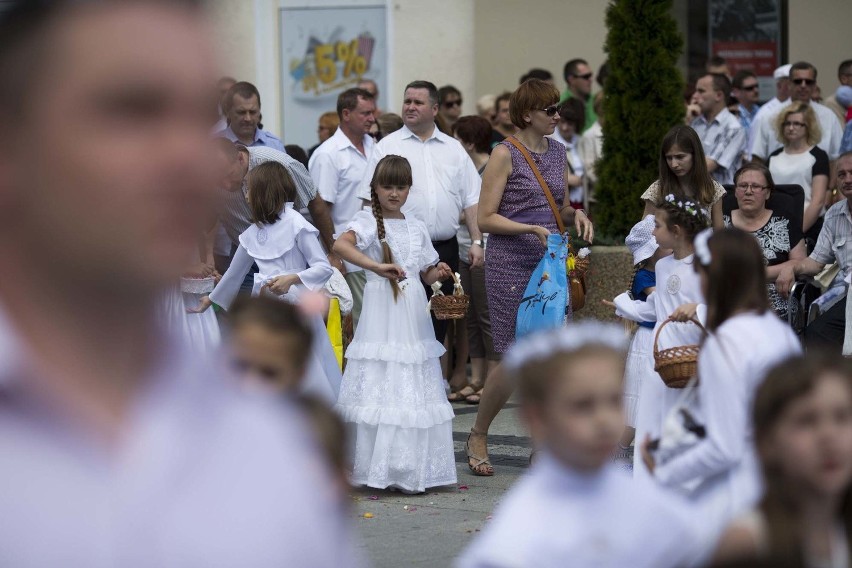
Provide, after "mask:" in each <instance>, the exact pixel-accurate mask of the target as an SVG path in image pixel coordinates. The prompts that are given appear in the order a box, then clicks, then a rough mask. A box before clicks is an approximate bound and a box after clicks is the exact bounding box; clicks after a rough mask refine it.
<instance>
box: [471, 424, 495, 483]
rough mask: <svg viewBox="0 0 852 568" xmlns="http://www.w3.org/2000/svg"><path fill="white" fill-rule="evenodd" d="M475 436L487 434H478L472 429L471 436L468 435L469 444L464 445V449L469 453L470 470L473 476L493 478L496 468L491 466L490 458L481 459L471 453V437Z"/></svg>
mask: <svg viewBox="0 0 852 568" xmlns="http://www.w3.org/2000/svg"><path fill="white" fill-rule="evenodd" d="M474 434H476V435H477V436H483V437H484V436H485V434H482V433H480V432H477V431H476V430H474V429H472V428H471V430H470V434H468V435H467V442H465V444H464V449H465V451H466V452H467V467H469V468H470V471H471V473H473V475H478V476H480V477H491V476H492V475H494V467H493V466H492V465H491V462H490V461H488V458H481V457H479V456H477V455H474V454H473V453H472V452H471V451H470V437H471V436H472V435H474Z"/></svg>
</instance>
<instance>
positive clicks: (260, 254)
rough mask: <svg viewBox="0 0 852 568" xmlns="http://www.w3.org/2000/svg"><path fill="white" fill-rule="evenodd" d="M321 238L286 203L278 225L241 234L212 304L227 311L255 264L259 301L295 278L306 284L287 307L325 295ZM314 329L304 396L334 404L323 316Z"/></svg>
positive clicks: (336, 378) (335, 386)
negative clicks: (270, 287)
mask: <svg viewBox="0 0 852 568" xmlns="http://www.w3.org/2000/svg"><path fill="white" fill-rule="evenodd" d="M318 235H319V231H318V230H317V229H316V228H315V227H314V226H313V225H311V224H310V223H308V222H307V221H305V219H304V218H303V217H302V216H301V215H299V214H298V213H297V212H296V211H294V210H293V204H292V203H287V205H286V206H285V208H284V210H283V211H282V212H281V218H280V219H279V220H278V221H276V222H275V223H272V224H271V225H262V226H258V225H257V224H254V225H251V226H250V227H249V228H248V229H246V230H245V232H244V233H242V234H241V235H240V246H239V248H237V252H236V254H235V255H234V259H233V260H232V261H231V266H230V267H228V270H227V271H226V272H225V274H224V275H223V276H222V280H220V281H219V285H218V286H216V289H215V290H213V293H212V294H210V300H212V301H213V302H215V303H216V304H218V305H219V306H222V307H223V308H225V309H226V310H227V309H228V308H229V307H230V306H231V303H232V302H233V301H234V298H235V297H236V296H237V293H238V292H239V290H240V284H242V282H243V279H244V278H245V276H246V274H248V272H249V270H251V266H252V264H253V263H255V262H256V263H257V267H258V273H257V274H255V277H254V288H253V289H252V294H253V295H255V296H256V295H258V294H260V290H261V288H262V287H263V284H264V283H265V282H267V281H268V280H269V279H271V278H273V277H275V276H282V275H287V274H297V275H298V276H299V280H301V282H302V283H301V284H296V285H294V286H292V287H291V288H290V290H289V291H288V292H287V293H286V294H283V295H281V296H279V298H280V299H281V300H283V301H285V302H290V303H291V304H298V303H299V297H300V296H301V295H302V294H304V293H305V292H306V291H308V290H310V291H319V290H322V288H323V286H325V283H326V282H327V281H328V279H329V278H331V275H332V268H331V265H330V264H329V263H328V260H327V259H326V255H325V251H323V249H322V246H321V245H320V242H319V236H318ZM311 326H312V328H313V332H314V343H313V347H312V354H311V359H310V361H309V363H308V371H307V373H306V376H305V380H304V382H303V383H302V391H303V392H304V393H307V394H312V395H314V396H318V397H320V398H321V399H323V400H325V401H326V402H328V403H329V404H334V402H335V401H336V400H337V394H338V392H339V390H340V381H341V374H340V367H338V365H337V358H336V357H335V355H334V347H332V345H331V341H330V340H329V338H328V333H327V332H326V329H325V324H324V323H323V319H322V317H321V316H319V315H315V316H313V317H312V318H311Z"/></svg>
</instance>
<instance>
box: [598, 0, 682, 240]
mask: <svg viewBox="0 0 852 568" xmlns="http://www.w3.org/2000/svg"><path fill="white" fill-rule="evenodd" d="M671 8H672V0H613V1H612V2H611V4H610V5H609V7H608V8H607V12H606V25H607V29H608V32H607V38H606V45H605V47H604V50H605V51H606V53H607V54H608V60H609V69H610V74H609V77H608V78H607V80H606V87H605V93H606V98H605V99H604V113H603V115H604V120H603V121H602V126H603V131H604V142H603V157H602V159H601V161H600V163H599V164H598V167H597V170H598V183H597V185H596V190H595V195H596V198H597V205H596V207H595V210H594V212H595V225H596V232H600V233H602V234H604V235H608V236H610V237H623V236H624V235H626V234H627V233H628V232H630V228H631V227H632V226H633V225H634V224H635V223H636V222H638V221H639V220H640V218H641V215H642V207H643V204H642V203H641V200H640V196H641V195H642V192H644V191H645V189H646V188H647V187H648V186H649V185H650V184H651V183H652V182H653V181H654V180H655V179H657V178H658V176H659V170H658V167H659V165H658V164H659V151H660V143H661V141H662V139H663V136H665V134H666V132H667V131H668V130H669V129H670V128H671V127H672V126H674V125H676V124H678V123H680V122H682V121H683V117H684V102H683V90H684V83H683V77H682V76H681V73H680V71H679V70H678V68H677V60H678V57H679V56H680V53H681V50H682V49H683V39H682V37H681V35H680V32H679V31H678V29H677V23H676V22H675V20H674V18H673V17H672V14H671Z"/></svg>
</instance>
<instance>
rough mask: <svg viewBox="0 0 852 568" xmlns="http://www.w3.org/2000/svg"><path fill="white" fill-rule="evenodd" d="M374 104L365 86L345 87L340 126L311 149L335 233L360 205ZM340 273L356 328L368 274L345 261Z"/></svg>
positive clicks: (313, 172) (316, 179) (316, 182)
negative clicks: (348, 293)
mask: <svg viewBox="0 0 852 568" xmlns="http://www.w3.org/2000/svg"><path fill="white" fill-rule="evenodd" d="M375 112H376V103H375V100H374V97H373V95H372V94H370V92H369V91H366V90H364V89H348V90H346V91H343V92H342V93H340V96H338V97H337V116H338V118H339V119H340V126H339V127H338V128H337V131H336V132H335V133H334V135H332V137H331V138H329V139H328V140H326V141H325V142H323V143H322V144H320V146H319V148H317V149H316V150H314V153H313V155H312V156H311V160H310V162H308V169H309V170H310V172H311V178H312V179H313V180H314V185H315V186H316V188H317V190H318V191H319V194H320V197H322V199H323V200H324V201H325V202H326V203H327V204H328V206H329V208H331V218H332V220H333V221H334V232H335V234H340V233H342V232H343V231H344V229H345V228H346V224H347V223H348V222H349V221H350V220H351V219H352V217H353V216H354V215H355V213H357V212H358V211H359V210H360V209H361V208H362V207H363V206H364V202H363V201H361V198H359V197H358V188H359V186H360V184H361V180H362V179H363V178H364V171H365V170H366V169H367V162H368V161H369V159H370V158H371V157H372V155H373V149H374V147H375V143H374V142H373V138H372V136H370V134H369V132H370V128H372V126H373V124H375V123H376V116H375ZM342 272H343V274H344V276H345V277H346V283H347V284H349V289H350V290H351V291H352V300H353V306H352V321H353V324H354V325H355V326H356V327H357V325H358V319H359V318H360V316H361V303H362V301H363V299H364V286H365V285H366V283H367V275H366V273H365V272H364V269H363V268H361V267H360V266H356V265H354V264H350V263H348V262H347V263H345V264H344V269H343V271H342Z"/></svg>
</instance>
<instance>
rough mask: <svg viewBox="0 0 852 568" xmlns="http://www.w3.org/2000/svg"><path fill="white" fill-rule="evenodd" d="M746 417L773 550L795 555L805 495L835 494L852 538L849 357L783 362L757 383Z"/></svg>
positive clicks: (815, 499)
mask: <svg viewBox="0 0 852 568" xmlns="http://www.w3.org/2000/svg"><path fill="white" fill-rule="evenodd" d="M753 419H754V437H755V445H756V448H757V451H758V454H759V456H760V460H761V465H762V468H763V476H764V481H765V485H766V492H765V494H764V497H763V501H762V503H761V510H762V511H763V513H764V514H765V516H766V520H767V525H768V528H769V537H770V545H771V547H772V550H773V551H777V552H780V553H785V554H786V555H787V556H788V557H789V558H794V557H796V555H799V557H800V558H801V554H802V551H803V547H802V545H801V542H802V541H801V534H802V532H803V530H802V522H803V519H802V511H803V509H804V507H805V505H806V504H807V502H808V501H811V502H822V503H824V502H825V500H826V499H829V500H831V501H834V502H835V506H836V508H837V514H838V516H839V517H840V518H839V519H838V520H839V521H842V522H843V523H844V524H845V529H846V531H847V541H852V539H850V534H852V533H850V531H852V499H850V481H852V362H850V361H849V360H848V359H844V358H842V357H840V356H839V355H836V354H831V355H829V354H825V353H814V352H811V353H808V355H807V356H805V357H794V358H792V359H789V360H787V361H784V362H782V363H781V364H779V365H778V366H776V367H775V368H774V369H772V370H771V371H770V372H769V374H768V375H767V376H766V379H765V380H764V381H763V383H762V384H761V386H760V388H759V389H758V390H757V394H756V396H755V401H754V409H753Z"/></svg>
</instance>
